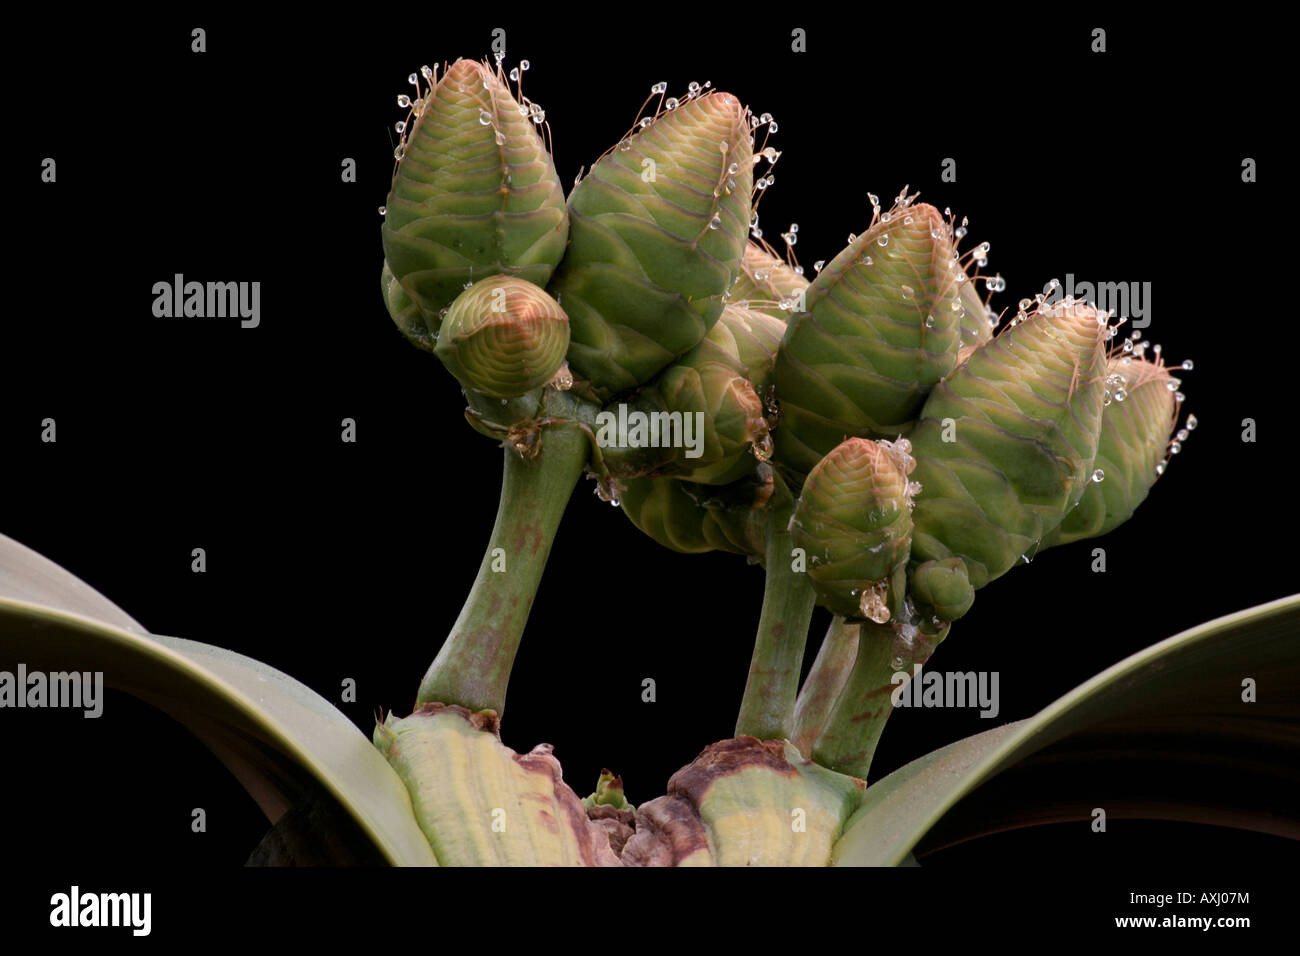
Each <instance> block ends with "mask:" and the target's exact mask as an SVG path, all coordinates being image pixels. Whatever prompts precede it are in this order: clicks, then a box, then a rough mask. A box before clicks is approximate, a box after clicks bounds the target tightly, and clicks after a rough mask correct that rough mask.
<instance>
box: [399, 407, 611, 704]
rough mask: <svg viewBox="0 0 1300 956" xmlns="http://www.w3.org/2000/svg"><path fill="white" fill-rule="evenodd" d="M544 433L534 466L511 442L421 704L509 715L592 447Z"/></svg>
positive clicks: (567, 428)
mask: <svg viewBox="0 0 1300 956" xmlns="http://www.w3.org/2000/svg"><path fill="white" fill-rule="evenodd" d="M542 434H543V437H542V440H541V449H540V451H539V452H538V453H537V455H536V457H535V458H533V459H531V460H529V459H528V458H525V457H523V456H521V455H520V454H519V453H518V452H517V451H516V450H515V449H514V448H513V447H510V445H509V443H507V444H506V448H505V452H504V454H505V469H504V476H503V478H502V482H501V501H500V504H499V506H498V508H497V518H496V525H495V526H494V527H493V529H492V538H491V540H490V541H489V542H488V547H487V551H486V553H485V554H484V556H483V563H482V564H481V565H479V570H478V577H476V578H475V580H474V587H473V589H472V590H471V591H470V593H469V597H468V598H467V599H466V600H465V605H464V607H463V608H461V612H460V616H459V617H458V618H456V623H455V624H454V625H453V626H452V629H451V633H450V634H449V635H448V636H447V640H446V641H445V642H444V643H443V645H442V648H441V649H440V650H439V651H438V656H437V657H436V658H434V661H433V664H432V665H431V666H430V667H429V670H428V673H426V674H425V675H424V680H423V681H422V682H421V683H420V694H419V698H418V700H417V702H416V703H417V706H419V705H421V704H425V703H429V702H431V701H436V702H438V703H444V704H460V705H461V706H463V707H468V708H469V709H470V710H472V711H479V710H494V711H496V712H497V713H498V714H501V713H502V712H503V711H504V710H505V701H506V685H507V683H508V682H509V680H510V669H511V667H512V666H513V665H514V660H515V654H516V653H517V652H518V650H519V641H520V639H521V638H522V637H523V632H524V625H525V624H526V623H527V621H528V614H529V611H530V610H531V609H532V606H533V599H534V597H536V595H537V588H538V585H539V584H540V582H541V579H542V572H543V570H545V568H546V560H547V558H548V557H549V555H550V552H551V543H552V541H553V540H554V538H555V532H556V529H557V528H558V527H559V524H560V518H561V517H562V516H563V514H564V509H565V507H566V506H567V505H568V503H569V496H570V495H571V494H572V492H573V488H574V486H575V485H576V484H577V483H578V479H579V478H580V477H581V476H582V469H583V465H584V464H585V463H586V460H587V454H588V447H589V445H588V438H587V436H586V434H585V433H584V432H583V430H582V429H581V428H580V427H577V426H575V425H555V426H550V427H547V428H546V429H544V431H543V433H542ZM497 549H500V550H499V551H498V550H497ZM503 567H504V570H501V569H502V568H503Z"/></svg>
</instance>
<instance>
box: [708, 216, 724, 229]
mask: <svg viewBox="0 0 1300 956" xmlns="http://www.w3.org/2000/svg"><path fill="white" fill-rule="evenodd" d="M709 228H710V229H721V228H722V219H721V218H720V217H718V216H714V217H713V218H712V219H710V220H709Z"/></svg>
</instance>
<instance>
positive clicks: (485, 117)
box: [478, 110, 492, 126]
mask: <svg viewBox="0 0 1300 956" xmlns="http://www.w3.org/2000/svg"><path fill="white" fill-rule="evenodd" d="M478 121H479V123H480V124H481V125H483V126H491V125H492V114H491V113H489V112H488V111H487V110H479V113H478Z"/></svg>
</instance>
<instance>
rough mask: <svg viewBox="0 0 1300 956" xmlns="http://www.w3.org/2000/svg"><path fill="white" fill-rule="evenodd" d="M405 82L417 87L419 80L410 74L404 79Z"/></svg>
mask: <svg viewBox="0 0 1300 956" xmlns="http://www.w3.org/2000/svg"><path fill="white" fill-rule="evenodd" d="M406 82H407V83H410V84H411V85H412V86H419V85H420V78H419V77H418V76H416V75H415V74H414V73H412V74H411V75H410V76H408V77H407V78H406Z"/></svg>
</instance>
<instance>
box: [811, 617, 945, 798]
mask: <svg viewBox="0 0 1300 956" xmlns="http://www.w3.org/2000/svg"><path fill="white" fill-rule="evenodd" d="M894 655H895V650H894V628H893V627H892V626H890V625H888V624H873V623H871V622H870V621H866V622H863V624H862V628H861V632H860V633H859V636H858V653H857V657H856V658H855V659H854V662H853V670H852V671H851V672H850V673H849V679H848V681H847V683H845V685H844V690H842V691H841V692H840V696H839V700H837V701H836V702H835V706H834V708H832V710H831V714H830V719H829V720H828V721H827V723H826V729H825V730H823V731H822V733H821V736H820V737H818V738H817V742H816V743H815V744H814V745H813V748H812V749H813V753H812V757H813V760H815V761H817V762H818V763H819V764H821V765H822V766H823V767H829V768H830V769H831V770H836V771H839V772H840V773H847V774H851V775H852V776H854V777H861V778H862V779H863V780H866V779H867V771H868V770H869V769H870V768H871V758H872V756H874V755H875V752H876V744H877V743H879V741H880V732H881V731H882V730H884V728H885V721H887V720H889V715H890V714H891V713H893V710H894V704H893V700H892V692H893V690H894V686H895V685H894V684H893V681H892V679H893V676H894V674H895V672H896V671H897V670H898V668H895V666H894ZM928 656H929V650H928V645H922V651H921V653H919V654H914V655H912V656H909V657H908V659H907V660H906V663H905V668H904V672H910V669H911V666H912V664H914V663H920V664H924V663H925V658H927V657H928ZM909 679H910V678H909Z"/></svg>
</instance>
